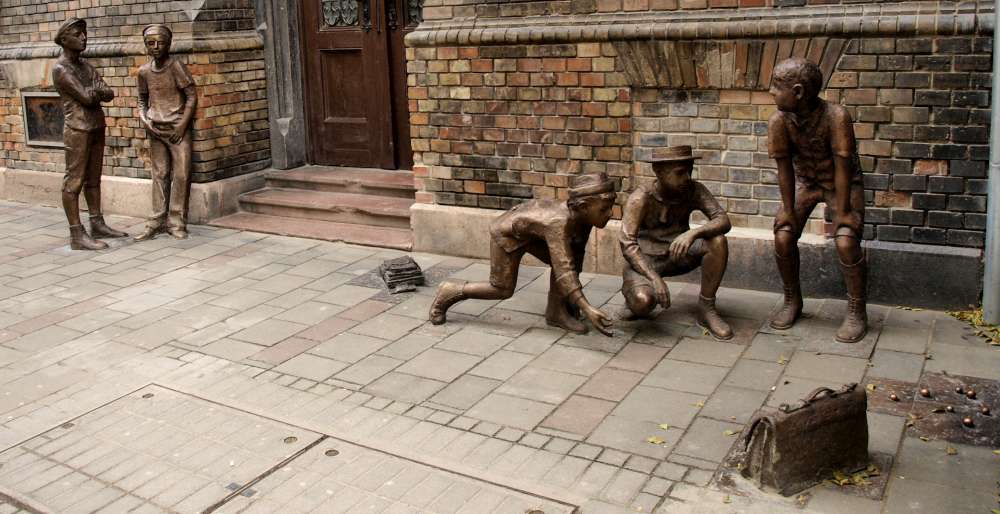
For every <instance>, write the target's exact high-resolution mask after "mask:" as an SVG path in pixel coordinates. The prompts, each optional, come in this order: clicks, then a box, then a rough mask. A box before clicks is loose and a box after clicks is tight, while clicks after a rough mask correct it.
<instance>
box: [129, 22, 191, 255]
mask: <svg viewBox="0 0 1000 514" xmlns="http://www.w3.org/2000/svg"><path fill="white" fill-rule="evenodd" d="M172 38H173V34H172V33H171V32H170V29H169V28H167V26H166V25H150V26H148V27H146V28H145V29H144V30H143V31H142V39H143V43H144V44H145V45H146V52H147V53H148V54H149V55H150V57H152V58H153V60H152V61H150V62H148V63H146V64H143V65H142V66H141V67H139V77H138V84H139V120H140V121H141V122H142V126H143V128H145V129H146V133H147V134H148V135H149V160H150V163H151V164H152V167H153V171H152V173H151V175H152V179H153V216H152V217H150V219H149V222H148V223H147V225H146V230H145V231H143V232H142V233H141V234H139V235H138V236H136V237H135V240H136V241H144V240H146V239H152V238H153V237H155V236H156V234H157V233H159V232H162V231H164V230H165V231H167V232H168V233H169V234H170V235H171V236H173V237H175V238H177V239H184V238H186V237H187V208H188V193H189V192H190V177H191V131H190V130H189V129H190V127H191V119H192V118H194V110H195V107H196V106H197V103H198V97H197V91H196V90H195V84H194V79H193V78H192V77H191V74H190V73H189V72H188V69H187V67H186V66H184V63H182V62H180V61H179V60H177V59H174V58H171V57H170V43H171V40H172Z"/></svg>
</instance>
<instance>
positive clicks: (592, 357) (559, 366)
mask: <svg viewBox="0 0 1000 514" xmlns="http://www.w3.org/2000/svg"><path fill="white" fill-rule="evenodd" d="M609 359H610V357H609V356H608V355H607V354H606V353H602V352H597V351H594V350H586V349H583V348H574V347H571V346H563V345H561V344H557V345H554V346H552V347H551V348H549V349H548V350H546V351H545V353H543V354H541V355H539V356H538V358H536V359H535V360H534V362H532V366H535V367H539V368H545V369H551V370H555V371H562V372H565V373H573V374H576V375H587V376H589V375H592V374H593V373H594V372H595V371H597V370H598V369H600V367H601V366H602V365H603V364H604V363H605V362H607V361H608V360H609Z"/></svg>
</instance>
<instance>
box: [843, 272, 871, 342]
mask: <svg viewBox="0 0 1000 514" xmlns="http://www.w3.org/2000/svg"><path fill="white" fill-rule="evenodd" d="M840 269H841V271H843V273H844V282H845V283H846V284H847V314H846V315H845V316H844V322H843V323H842V324H841V325H840V329H838V330H837V336H836V339H837V341H838V342H840V343H856V342H858V341H860V340H862V339H864V337H865V334H866V333H868V308H867V302H866V298H867V294H868V291H867V286H868V263H867V262H866V259H865V257H864V255H863V254H862V256H861V260H859V261H858V262H856V263H854V264H844V263H843V262H841V263H840Z"/></svg>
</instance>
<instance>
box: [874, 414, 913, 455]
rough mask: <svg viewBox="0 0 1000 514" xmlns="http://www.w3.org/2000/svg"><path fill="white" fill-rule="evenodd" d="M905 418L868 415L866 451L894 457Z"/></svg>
mask: <svg viewBox="0 0 1000 514" xmlns="http://www.w3.org/2000/svg"><path fill="white" fill-rule="evenodd" d="M905 423H906V418H903V417H899V416H890V415H888V414H880V413H876V412H869V413H868V451H870V452H878V453H886V454H889V455H895V454H896V451H897V449H898V448H899V438H900V437H901V436H902V435H903V425H904V424H905Z"/></svg>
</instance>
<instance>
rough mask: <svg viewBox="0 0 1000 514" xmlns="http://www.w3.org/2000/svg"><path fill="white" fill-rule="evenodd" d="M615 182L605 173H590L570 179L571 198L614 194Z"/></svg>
mask: <svg viewBox="0 0 1000 514" xmlns="http://www.w3.org/2000/svg"><path fill="white" fill-rule="evenodd" d="M614 192H615V181H614V180H611V179H610V178H608V176H607V174H605V173H588V174H585V175H574V176H572V177H570V179H569V197H570V198H580V197H581V196H590V195H599V194H603V193H614Z"/></svg>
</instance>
